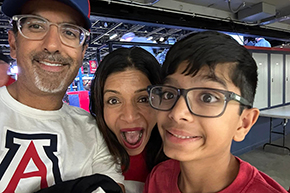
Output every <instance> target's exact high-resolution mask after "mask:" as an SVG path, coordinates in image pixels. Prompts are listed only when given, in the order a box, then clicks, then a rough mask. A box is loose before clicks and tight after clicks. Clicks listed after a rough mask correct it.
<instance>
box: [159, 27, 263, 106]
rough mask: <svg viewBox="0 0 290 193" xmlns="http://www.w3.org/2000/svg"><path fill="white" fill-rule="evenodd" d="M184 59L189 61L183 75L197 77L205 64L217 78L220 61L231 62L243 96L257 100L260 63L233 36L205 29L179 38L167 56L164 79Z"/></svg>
mask: <svg viewBox="0 0 290 193" xmlns="http://www.w3.org/2000/svg"><path fill="white" fill-rule="evenodd" d="M182 62H187V63H188V66H187V68H186V69H185V70H184V72H183V74H185V75H191V76H195V75H196V74H197V73H198V72H199V70H200V69H201V68H202V67H204V66H208V67H209V69H210V73H211V74H210V75H211V76H213V78H214V77H216V75H215V67H216V65H217V64H225V63H227V64H230V69H229V72H230V74H229V77H230V78H231V81H232V82H233V83H234V85H235V86H236V87H238V88H239V89H240V91H241V96H242V97H244V98H245V99H247V100H248V101H249V102H250V103H253V101H254V97H255V93H256V87H257V81H258V73H257V65H256V62H255V60H254V59H253V58H252V56H251V54H250V53H249V51H248V50H247V49H246V48H245V47H244V46H242V45H240V44H239V43H238V42H237V41H236V40H235V39H233V38H232V37H231V36H228V35H226V34H223V33H219V32H215V31H204V32H198V33H194V34H191V35H189V36H187V37H185V38H184V39H182V40H180V41H178V42H177V43H176V44H174V45H173V46H172V47H171V48H170V50H169V51H168V53H167V55H166V59H165V61H164V63H163V66H162V69H161V72H162V79H163V80H164V78H166V77H167V76H168V75H171V74H173V73H174V72H175V71H176V70H177V68H178V66H179V65H180V64H181V63H182ZM242 109H243V108H241V110H242Z"/></svg>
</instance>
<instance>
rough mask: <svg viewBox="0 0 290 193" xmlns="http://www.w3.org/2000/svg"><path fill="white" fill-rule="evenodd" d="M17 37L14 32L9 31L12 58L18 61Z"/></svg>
mask: <svg viewBox="0 0 290 193" xmlns="http://www.w3.org/2000/svg"><path fill="white" fill-rule="evenodd" d="M15 36H16V35H15V34H14V32H13V31H12V30H9V31H8V42H9V45H10V56H11V58H13V59H16V48H17V46H16V37H15Z"/></svg>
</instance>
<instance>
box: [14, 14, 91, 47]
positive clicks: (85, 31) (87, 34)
mask: <svg viewBox="0 0 290 193" xmlns="http://www.w3.org/2000/svg"><path fill="white" fill-rule="evenodd" d="M23 17H35V18H39V19H42V20H44V21H46V22H47V23H48V26H49V28H50V26H51V25H55V26H56V27H57V29H58V35H59V36H61V35H60V33H59V29H60V28H59V27H60V26H61V25H66V24H68V25H71V26H75V27H78V28H80V29H81V30H82V32H83V33H84V35H85V38H84V40H83V42H82V43H81V44H79V46H71V45H69V44H66V43H64V42H63V41H62V38H60V40H61V42H62V43H63V44H65V45H67V46H69V47H73V48H77V47H80V46H83V45H84V44H85V42H86V41H87V39H88V37H90V32H89V31H88V30H86V29H85V28H83V27H81V26H78V25H74V24H71V23H60V24H57V23H53V22H50V21H48V20H47V19H46V18H44V17H41V16H37V15H31V14H24V15H14V16H12V18H11V21H14V22H15V23H16V27H17V29H18V31H19V33H20V34H21V35H22V36H23V37H24V38H26V39H28V40H42V39H43V38H44V37H45V36H46V35H47V33H48V31H49V30H47V31H46V32H45V35H44V36H43V37H42V38H41V39H31V38H28V37H27V36H25V35H24V34H23V33H22V30H21V27H20V26H21V25H20V20H21V19H22V18H23Z"/></svg>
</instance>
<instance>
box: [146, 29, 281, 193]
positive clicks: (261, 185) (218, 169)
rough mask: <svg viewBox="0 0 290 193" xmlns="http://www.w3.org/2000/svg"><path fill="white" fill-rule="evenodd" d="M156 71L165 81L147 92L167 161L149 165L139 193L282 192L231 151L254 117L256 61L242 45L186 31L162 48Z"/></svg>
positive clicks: (210, 34) (218, 36)
mask: <svg viewBox="0 0 290 193" xmlns="http://www.w3.org/2000/svg"><path fill="white" fill-rule="evenodd" d="M162 76H163V81H164V82H163V83H164V84H163V85H162V86H151V87H149V88H148V91H149V95H150V96H149V100H150V104H151V106H152V107H153V108H155V109H157V110H159V112H158V117H157V120H158V128H159V132H160V134H161V137H162V140H163V150H164V152H165V154H166V155H167V156H168V157H170V158H171V160H168V161H165V162H162V163H161V164H159V165H157V166H156V167H155V168H154V169H153V170H152V172H151V174H150V176H149V177H148V179H147V182H146V184H145V189H144V192H153V193H155V192H158V193H162V192H166V193H169V192H172V193H173V192H174V193H179V192H182V193H185V192H187V193H189V192H190V193H196V192H198V193H205V192H207V193H208V192H220V193H240V192H241V193H242V192H243V193H252V192H255V193H278V192H279V193H281V192H286V190H285V189H283V187H281V186H280V185H279V184H278V183H277V182H275V181H274V180H273V179H271V178H270V177H269V176H267V175H266V174H264V173H262V172H259V171H258V170H257V169H256V168H254V167H253V166H251V165H250V164H249V163H247V162H244V161H242V160H241V159H239V158H237V157H235V156H233V155H232V154H231V152H230V148H231V143H232V140H235V141H242V140H243V139H244V138H245V136H246V134H247V133H248V132H249V130H250V128H251V127H252V125H253V124H254V123H255V122H256V120H257V118H258V116H259V110H258V109H257V108H252V103H253V100H254V96H255V90H256V86H257V66H256V63H255V61H254V60H253V58H252V57H251V55H250V54H249V52H248V51H247V49H245V48H244V47H243V46H241V45H239V44H238V43H237V42H236V41H235V40H234V39H232V38H231V37H230V36H227V35H225V34H221V33H218V32H211V31H207V32H200V33H197V34H193V35H190V36H188V37H186V38H185V39H183V40H181V41H179V42H177V43H176V44H175V45H174V46H173V47H172V48H171V49H170V50H169V52H168V54H167V56H166V59H165V62H164V64H163V66H162Z"/></svg>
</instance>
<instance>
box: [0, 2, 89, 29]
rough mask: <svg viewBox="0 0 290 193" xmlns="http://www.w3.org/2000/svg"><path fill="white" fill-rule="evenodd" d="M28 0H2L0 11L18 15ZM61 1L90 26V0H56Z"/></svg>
mask: <svg viewBox="0 0 290 193" xmlns="http://www.w3.org/2000/svg"><path fill="white" fill-rule="evenodd" d="M27 1H29V0H4V2H3V4H2V6H1V12H2V13H4V14H5V15H6V16H8V17H12V16H13V15H18V14H20V13H21V8H22V7H23V5H24V4H25V3H26V2H27ZM57 1H59V2H62V3H64V4H66V5H68V6H70V7H72V8H73V9H75V10H77V11H78V12H79V13H80V14H81V15H82V16H83V18H84V20H85V28H86V29H90V28H91V21H90V12H91V9H90V1H89V0H57Z"/></svg>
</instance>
